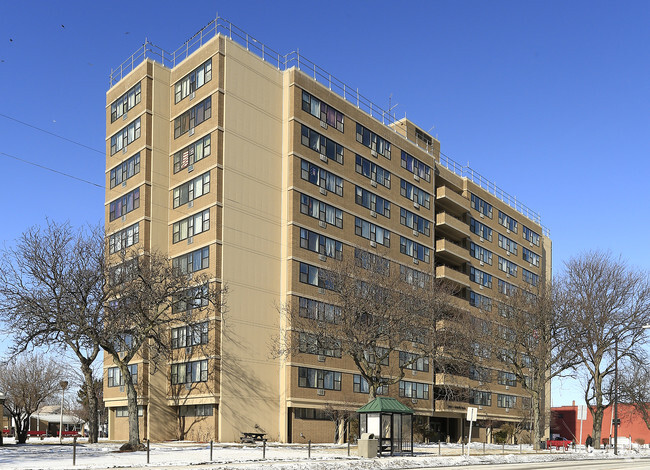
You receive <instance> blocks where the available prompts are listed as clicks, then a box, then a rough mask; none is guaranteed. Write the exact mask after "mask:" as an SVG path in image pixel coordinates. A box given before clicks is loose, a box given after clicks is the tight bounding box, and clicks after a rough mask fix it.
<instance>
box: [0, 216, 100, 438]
mask: <svg viewBox="0 0 650 470" xmlns="http://www.w3.org/2000/svg"><path fill="white" fill-rule="evenodd" d="M103 247H104V237H103V230H102V229H101V228H99V227H95V228H91V229H89V230H82V231H77V230H75V229H73V228H72V226H71V225H70V224H69V223H67V222H66V223H63V224H57V223H55V222H52V221H48V222H47V225H46V226H45V227H43V228H41V227H38V226H34V227H31V228H29V229H28V230H27V231H25V232H24V233H23V234H22V235H21V236H20V238H19V239H18V241H17V243H16V246H15V247H14V248H9V249H5V250H4V251H3V253H2V255H3V256H2V261H1V262H0V263H1V264H0V316H1V318H2V320H4V322H5V324H6V326H7V327H8V329H9V331H11V335H12V336H13V339H14V341H13V344H12V346H11V348H10V354H11V355H14V356H15V355H17V354H20V353H22V352H23V351H25V350H28V349H29V348H38V347H49V346H55V347H60V348H63V349H67V350H70V351H72V352H73V353H74V355H75V356H76V358H77V359H78V361H79V364H80V366H81V372H82V374H83V377H84V383H83V387H84V388H85V390H86V394H87V397H88V411H89V416H88V423H89V427H90V435H89V442H97V433H98V415H97V409H98V408H99V401H98V398H97V394H96V390H95V388H94V387H93V384H94V380H95V379H94V376H93V368H92V364H93V362H94V361H95V359H96V358H97V356H98V354H99V352H100V347H99V344H98V342H97V341H96V340H93V339H92V338H91V336H90V335H88V334H87V330H88V329H101V328H102V326H103V325H102V322H103V314H102V310H103V304H104V298H105V297H104V290H103V281H104V278H103V271H104V248H103Z"/></svg>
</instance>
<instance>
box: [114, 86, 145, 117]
mask: <svg viewBox="0 0 650 470" xmlns="http://www.w3.org/2000/svg"><path fill="white" fill-rule="evenodd" d="M140 96H141V85H140V82H138V83H137V84H136V85H135V86H134V87H132V88H131V89H130V90H129V91H127V92H126V93H124V94H123V95H122V96H120V97H119V98H118V99H116V100H115V101H113V103H112V104H111V122H115V121H117V120H118V118H120V117H121V116H122V115H123V114H125V113H126V112H128V111H129V110H130V109H131V108H133V107H135V105H136V104H138V103H139V102H140Z"/></svg>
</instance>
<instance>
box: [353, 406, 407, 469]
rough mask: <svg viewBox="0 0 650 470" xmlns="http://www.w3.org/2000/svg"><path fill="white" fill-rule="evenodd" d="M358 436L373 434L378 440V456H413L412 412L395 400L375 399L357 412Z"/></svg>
mask: <svg viewBox="0 0 650 470" xmlns="http://www.w3.org/2000/svg"><path fill="white" fill-rule="evenodd" d="M357 413H358V414H359V436H362V435H363V433H370V434H374V435H375V436H376V438H377V439H378V440H379V449H378V450H379V456H380V457H381V453H382V452H389V453H390V455H395V454H404V453H410V454H411V455H413V410H412V409H411V408H409V407H408V406H406V405H404V404H402V403H401V402H400V401H398V400H396V399H395V398H390V397H377V398H375V399H374V400H372V401H371V402H369V403H366V404H365V405H363V406H362V407H361V408H359V409H358V410H357Z"/></svg>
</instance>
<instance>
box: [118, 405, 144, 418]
mask: <svg viewBox="0 0 650 470" xmlns="http://www.w3.org/2000/svg"><path fill="white" fill-rule="evenodd" d="M143 415H144V406H142V405H138V416H143ZM115 417H116V418H128V417H129V407H128V406H118V407H116V408H115Z"/></svg>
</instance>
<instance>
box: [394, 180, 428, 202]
mask: <svg viewBox="0 0 650 470" xmlns="http://www.w3.org/2000/svg"><path fill="white" fill-rule="evenodd" d="M399 193H400V194H401V195H402V196H404V197H405V198H406V199H410V200H411V201H413V202H414V203H416V204H419V205H421V206H424V207H426V208H427V209H428V208H429V207H430V199H431V195H430V194H429V193H427V192H426V191H423V190H422V189H420V188H418V187H417V186H413V185H412V184H411V183H409V182H407V181H406V180H400V188H399Z"/></svg>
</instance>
